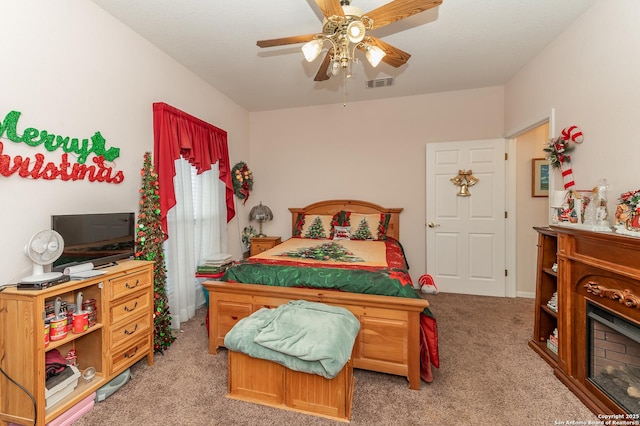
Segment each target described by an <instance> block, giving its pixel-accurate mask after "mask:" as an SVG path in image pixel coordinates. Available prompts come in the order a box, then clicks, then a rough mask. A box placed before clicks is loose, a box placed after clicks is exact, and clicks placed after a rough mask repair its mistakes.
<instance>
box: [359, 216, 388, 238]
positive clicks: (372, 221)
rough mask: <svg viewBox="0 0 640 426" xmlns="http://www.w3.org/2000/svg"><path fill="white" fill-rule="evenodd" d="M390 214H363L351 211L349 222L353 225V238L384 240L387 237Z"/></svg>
mask: <svg viewBox="0 0 640 426" xmlns="http://www.w3.org/2000/svg"><path fill="white" fill-rule="evenodd" d="M390 218H391V217H390V215H388V214H361V213H351V214H350V215H349V224H350V226H351V239H352V240H384V239H386V238H387V226H388V225H389V219H390Z"/></svg>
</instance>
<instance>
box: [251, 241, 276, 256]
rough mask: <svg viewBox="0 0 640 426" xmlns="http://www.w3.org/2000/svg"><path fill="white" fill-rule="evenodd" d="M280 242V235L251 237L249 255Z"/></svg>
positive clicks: (258, 252)
mask: <svg viewBox="0 0 640 426" xmlns="http://www.w3.org/2000/svg"><path fill="white" fill-rule="evenodd" d="M280 243H282V239H281V238H280V237H254V238H252V239H251V256H255V255H256V254H260V253H262V252H263V251H266V250H269V249H270V248H273V247H275V246H277V245H278V244H280Z"/></svg>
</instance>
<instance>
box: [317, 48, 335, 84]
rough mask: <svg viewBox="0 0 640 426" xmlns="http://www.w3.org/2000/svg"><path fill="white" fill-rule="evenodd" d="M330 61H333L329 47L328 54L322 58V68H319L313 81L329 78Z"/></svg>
mask: <svg viewBox="0 0 640 426" xmlns="http://www.w3.org/2000/svg"><path fill="white" fill-rule="evenodd" d="M330 62H331V49H329V51H328V52H327V54H326V55H324V59H323V60H322V64H321V65H320V68H319V69H318V72H317V73H316V76H315V78H314V79H313V81H325V80H329V74H327V71H328V70H329V63H330Z"/></svg>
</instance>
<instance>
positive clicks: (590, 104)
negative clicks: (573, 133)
mask: <svg viewBox="0 0 640 426" xmlns="http://www.w3.org/2000/svg"><path fill="white" fill-rule="evenodd" d="M639 19H640V2H638V1H637V0H613V1H611V0H608V1H607V0H599V1H597V2H596V3H595V4H594V5H593V6H592V7H591V8H590V9H588V10H587V11H586V12H585V13H584V14H583V15H582V16H581V17H580V18H579V19H578V20H577V21H576V22H575V23H574V24H573V25H571V26H570V27H569V28H567V30H566V31H565V32H564V33H563V34H561V35H560V36H559V37H558V38H557V39H556V40H554V41H553V42H552V43H551V44H550V45H549V46H548V47H547V48H546V49H545V50H544V51H543V52H542V53H541V54H540V55H539V56H538V57H536V58H535V59H534V60H533V61H531V63H529V64H528V65H527V66H526V67H525V68H524V69H523V70H522V71H521V72H520V73H519V74H518V75H517V76H516V77H515V78H513V79H512V80H511V81H510V82H509V83H508V84H507V85H506V87H505V111H506V115H505V124H506V129H517V128H519V127H522V126H523V125H526V123H527V122H528V121H530V120H532V117H533V118H535V117H541V116H544V115H545V114H547V113H548V111H549V110H550V109H551V108H555V111H556V114H555V117H556V126H555V131H556V133H557V134H559V132H560V131H561V130H562V129H563V128H565V127H567V126H570V125H577V126H579V127H580V128H581V129H582V131H583V132H584V142H583V143H582V144H581V145H579V146H577V147H576V149H575V150H574V153H573V155H572V166H573V174H574V178H575V181H576V186H577V188H576V189H590V188H592V187H593V186H594V185H595V184H596V183H597V182H598V180H599V179H600V178H606V179H607V180H608V182H609V192H608V199H609V213H610V215H612V214H613V212H614V211H615V204H616V200H617V198H618V196H619V195H620V193H622V192H625V191H629V190H633V189H638V188H640V181H639V179H638V172H637V170H638V167H637V163H638V161H637V158H638V152H639V149H640V148H638V146H639V145H638V140H639V136H638V135H639V134H640V102H639V99H640V84H639V78H640V77H639V76H640V55H638V52H640V27H639V26H638V20H639ZM555 173H557V174H556V179H555V180H556V185H557V187H558V188H561V183H562V178H561V177H560V175H559V172H555Z"/></svg>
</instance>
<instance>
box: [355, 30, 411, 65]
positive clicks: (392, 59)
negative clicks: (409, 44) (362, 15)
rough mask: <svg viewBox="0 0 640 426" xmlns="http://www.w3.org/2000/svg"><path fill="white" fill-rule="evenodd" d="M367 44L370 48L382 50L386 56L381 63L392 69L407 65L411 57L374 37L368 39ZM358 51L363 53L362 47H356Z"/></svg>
mask: <svg viewBox="0 0 640 426" xmlns="http://www.w3.org/2000/svg"><path fill="white" fill-rule="evenodd" d="M369 44H371V45H372V46H378V47H379V48H380V49H382V50H384V52H385V53H386V55H385V56H384V57H383V58H382V62H384V63H386V64H389V65H391V66H392V67H396V68H398V67H400V66H402V65H404V64H406V63H407V61H408V60H409V58H410V57H411V55H410V54H409V53H407V52H405V51H403V50H400V49H398V48H397V47H394V46H392V45H390V44H389V43H385V42H384V41H382V40H380V39H379V38H376V37H369ZM358 49H360V50H362V51H365V48H364V47H358Z"/></svg>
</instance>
